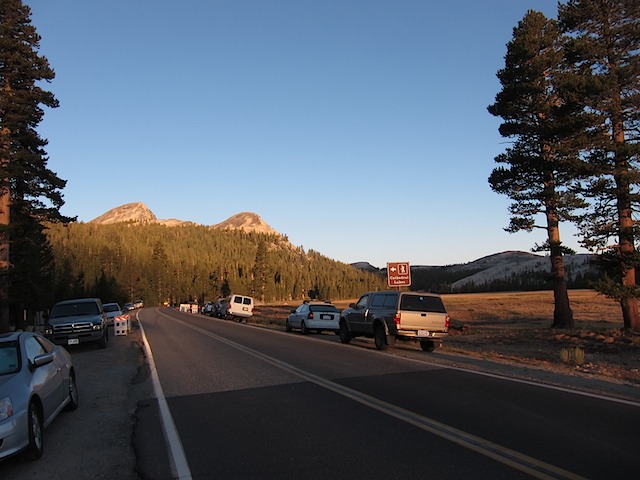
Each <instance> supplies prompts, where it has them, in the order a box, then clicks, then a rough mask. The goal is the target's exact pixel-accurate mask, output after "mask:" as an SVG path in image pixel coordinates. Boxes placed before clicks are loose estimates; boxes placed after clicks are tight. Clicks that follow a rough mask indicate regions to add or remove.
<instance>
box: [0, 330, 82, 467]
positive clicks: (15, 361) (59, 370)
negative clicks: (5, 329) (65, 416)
mask: <svg viewBox="0 0 640 480" xmlns="http://www.w3.org/2000/svg"><path fill="white" fill-rule="evenodd" d="M65 408H66V409H68V410H75V409H76V408H78V391H77V389H76V375H75V370H74V368H73V363H72V361H71V355H70V354H69V352H67V350H66V349H65V348H64V347H62V346H60V345H55V344H53V343H51V342H50V341H49V340H47V339H46V338H44V337H43V336H42V335H40V334H38V333H34V332H12V333H4V334H0V459H2V458H5V457H8V456H10V455H13V454H16V453H18V452H23V456H24V458H25V459H28V460H35V459H37V458H40V457H41V456H42V452H43V447H44V436H43V432H44V429H45V428H46V427H47V426H48V425H49V424H50V423H51V422H52V421H53V419H54V418H55V417H56V416H57V415H58V414H59V413H60V412H61V411H62V410H63V409H65Z"/></svg>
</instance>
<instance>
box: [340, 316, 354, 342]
mask: <svg viewBox="0 0 640 480" xmlns="http://www.w3.org/2000/svg"><path fill="white" fill-rule="evenodd" d="M338 334H339V335H340V342H341V343H344V344H347V343H349V342H350V341H351V334H350V333H349V329H348V328H347V322H345V321H342V322H340V331H339V332H338Z"/></svg>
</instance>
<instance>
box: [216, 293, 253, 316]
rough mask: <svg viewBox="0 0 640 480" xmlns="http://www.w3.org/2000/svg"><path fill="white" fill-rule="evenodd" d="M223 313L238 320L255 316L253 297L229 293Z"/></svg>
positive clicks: (223, 306) (224, 303)
mask: <svg viewBox="0 0 640 480" xmlns="http://www.w3.org/2000/svg"><path fill="white" fill-rule="evenodd" d="M222 314H223V316H225V317H231V318H232V319H233V320H236V321H238V322H241V321H242V319H243V318H249V317H251V316H253V298H251V297H248V296H246V295H229V296H228V297H227V298H225V300H224V302H223V305H222Z"/></svg>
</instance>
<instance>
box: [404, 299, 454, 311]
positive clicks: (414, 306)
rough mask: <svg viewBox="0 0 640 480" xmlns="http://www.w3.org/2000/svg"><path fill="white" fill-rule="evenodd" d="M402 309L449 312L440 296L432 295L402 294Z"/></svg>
mask: <svg viewBox="0 0 640 480" xmlns="http://www.w3.org/2000/svg"><path fill="white" fill-rule="evenodd" d="M400 310H408V311H413V312H436V313H447V311H446V310H445V308H444V305H443V304H442V300H441V299H440V297H432V296H430V295H402V298H401V300H400Z"/></svg>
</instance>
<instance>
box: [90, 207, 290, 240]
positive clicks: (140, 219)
mask: <svg viewBox="0 0 640 480" xmlns="http://www.w3.org/2000/svg"><path fill="white" fill-rule="evenodd" d="M123 222H133V223H142V224H149V223H158V224H160V225H166V226H167V227H180V226H184V225H197V224H196V223H194V222H189V221H185V220H178V219H175V218H170V219H167V220H161V219H158V217H156V216H155V214H154V213H153V212H152V211H151V210H150V209H149V207H147V206H146V205H145V204H144V203H142V202H134V203H126V204H124V205H120V206H119V207H115V208H112V209H111V210H109V211H108V212H106V213H103V214H102V215H100V216H99V217H96V218H94V219H93V220H91V221H90V222H89V223H95V224H98V225H109V224H112V223H123ZM209 228H211V229H215V230H244V231H245V232H256V233H268V234H275V235H280V233H278V232H277V231H276V230H274V229H273V228H271V227H270V226H269V225H268V224H267V223H266V222H265V221H264V220H262V218H260V215H258V214H256V213H253V212H241V213H237V214H235V215H233V216H231V217H229V218H227V219H226V220H224V221H223V222H220V223H218V224H215V225H210V226H209Z"/></svg>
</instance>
